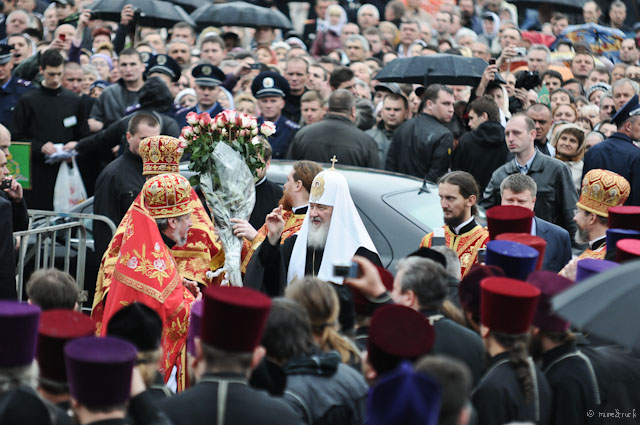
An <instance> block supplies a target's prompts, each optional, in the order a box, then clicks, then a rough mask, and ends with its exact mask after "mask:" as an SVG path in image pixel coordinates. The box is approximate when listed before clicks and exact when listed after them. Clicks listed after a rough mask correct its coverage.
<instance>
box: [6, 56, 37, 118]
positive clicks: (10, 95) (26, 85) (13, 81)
mask: <svg viewBox="0 0 640 425" xmlns="http://www.w3.org/2000/svg"><path fill="white" fill-rule="evenodd" d="M12 69H13V55H12V54H11V46H9V45H7V44H0V124H2V125H4V126H5V127H7V128H8V129H9V130H12V128H11V117H12V115H13V108H15V106H16V103H18V99H19V98H20V96H22V94H23V93H25V92H27V91H29V90H31V88H32V86H31V82H30V81H25V80H21V79H19V78H13V77H12V76H11V71H12Z"/></svg>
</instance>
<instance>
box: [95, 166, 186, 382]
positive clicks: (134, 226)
mask: <svg viewBox="0 0 640 425" xmlns="http://www.w3.org/2000/svg"><path fill="white" fill-rule="evenodd" d="M141 195H142V197H143V198H144V203H145V207H146V210H144V209H141V208H139V207H138V206H137V205H133V206H132V209H130V211H129V222H128V224H127V227H126V229H125V231H124V234H123V236H122V245H121V247H120V254H119V256H118V259H117V261H116V264H115V270H114V273H113V280H112V282H111V288H110V290H109V296H108V297H107V298H106V301H105V305H104V316H103V325H102V328H101V333H102V335H105V334H106V329H107V325H108V322H109V320H110V318H111V316H113V314H115V312H116V311H118V310H119V309H120V308H121V307H122V306H123V305H128V304H130V303H132V302H134V301H138V302H141V303H144V304H145V305H147V306H149V307H151V308H153V309H154V310H155V311H156V312H157V313H158V315H159V316H160V318H161V319H162V324H163V330H162V349H163V357H162V358H163V364H162V365H161V372H162V373H163V374H164V377H165V382H166V381H167V379H168V378H169V376H170V374H171V371H172V369H173V366H176V367H177V369H178V375H177V377H178V379H177V380H178V389H179V390H182V389H183V388H184V382H185V369H184V366H185V364H184V358H185V356H184V353H185V349H186V340H187V328H188V322H189V313H190V311H191V303H192V302H193V301H194V298H193V296H192V295H191V293H190V292H189V291H187V290H186V289H185V287H184V286H183V284H182V278H181V276H180V274H179V272H178V268H177V265H176V263H175V261H174V259H173V257H172V256H171V254H170V252H169V248H168V247H167V245H166V244H165V243H164V241H163V239H162V236H161V234H160V230H159V229H158V225H157V224H156V222H155V219H157V218H171V217H178V216H181V215H184V214H188V213H190V212H191V196H190V195H191V186H190V185H189V182H188V181H187V179H185V178H184V177H182V176H180V175H177V174H163V175H159V176H156V177H154V178H152V179H150V180H149V181H147V183H145V185H144V187H143V188H142V194H141Z"/></svg>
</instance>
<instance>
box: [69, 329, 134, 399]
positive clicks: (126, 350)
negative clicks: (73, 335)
mask: <svg viewBox="0 0 640 425" xmlns="http://www.w3.org/2000/svg"><path fill="white" fill-rule="evenodd" d="M64 357H65V361H66V365H67V380H68V381H69V392H70V393H71V396H72V397H73V398H75V399H76V400H78V402H80V404H83V405H85V406H87V407H88V408H90V409H97V408H101V407H106V406H117V405H119V404H122V403H125V402H126V401H127V400H128V399H129V396H130V394H131V374H132V373H133V366H134V365H135V362H136V347H135V346H134V345H133V344H131V343H129V342H127V341H124V340H122V339H120V338H115V337H111V336H106V337H103V338H99V337H95V336H90V337H85V338H78V339H75V340H73V341H71V342H69V343H68V344H67V345H65V347H64Z"/></svg>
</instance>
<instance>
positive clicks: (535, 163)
mask: <svg viewBox="0 0 640 425" xmlns="http://www.w3.org/2000/svg"><path fill="white" fill-rule="evenodd" d="M535 135H536V129H535V123H534V122H533V120H532V119H531V118H529V117H528V116H526V115H524V114H518V115H515V116H514V117H513V118H511V119H510V120H509V122H508V123H507V128H506V130H505V139H506V143H507V148H508V149H509V151H510V152H511V153H513V155H514V159H513V160H512V161H509V162H507V163H506V164H504V165H503V166H502V167H500V168H498V169H497V170H495V171H494V172H493V175H492V176H491V180H490V181H489V184H488V185H487V187H486V189H485V191H484V195H483V199H482V200H481V201H480V206H481V207H483V208H485V209H489V208H491V207H493V206H495V205H500V183H502V181H503V180H504V179H505V178H506V177H507V176H509V175H511V174H516V173H523V174H526V175H528V176H529V177H531V178H532V179H533V180H534V181H535V182H536V184H537V185H538V195H537V198H536V206H535V209H534V212H535V213H536V217H539V218H541V219H543V220H546V221H549V222H551V223H553V224H557V225H558V226H560V227H562V228H564V229H565V230H567V231H568V232H569V234H570V235H571V236H572V237H573V235H574V234H575V233H576V223H575V221H573V215H574V214H573V212H574V210H575V204H576V202H578V193H577V192H576V189H575V186H574V184H573V180H572V178H571V171H570V170H569V167H567V165H566V164H564V163H563V162H561V161H559V160H557V159H555V158H550V157H548V156H547V155H544V154H542V153H541V152H540V151H539V150H537V149H536V148H535V146H534V139H535Z"/></svg>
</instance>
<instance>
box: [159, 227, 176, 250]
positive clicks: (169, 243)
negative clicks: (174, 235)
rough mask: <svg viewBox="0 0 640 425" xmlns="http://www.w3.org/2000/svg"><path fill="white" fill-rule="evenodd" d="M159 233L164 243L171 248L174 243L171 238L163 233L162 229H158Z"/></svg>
mask: <svg viewBox="0 0 640 425" xmlns="http://www.w3.org/2000/svg"><path fill="white" fill-rule="evenodd" d="M160 235H161V236H162V240H163V241H164V243H165V245H167V246H168V247H169V249H171V248H173V246H174V245H175V244H176V243H175V242H174V241H173V239H171V238H169V236H167V235H165V234H164V233H163V232H162V231H160Z"/></svg>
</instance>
